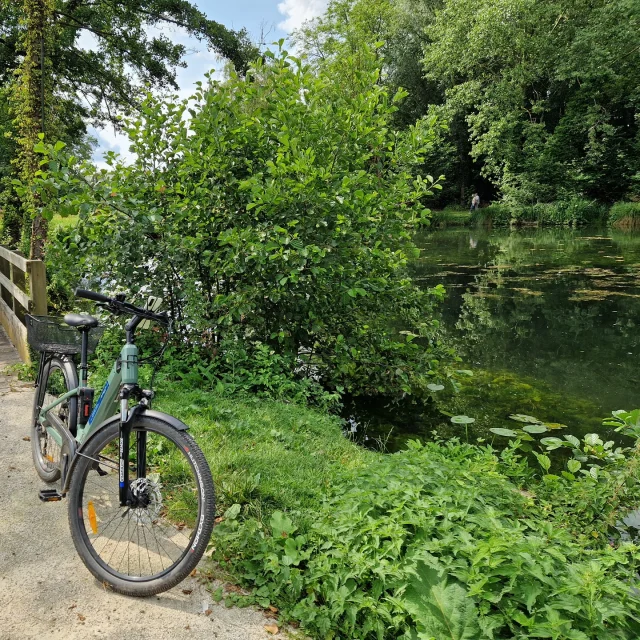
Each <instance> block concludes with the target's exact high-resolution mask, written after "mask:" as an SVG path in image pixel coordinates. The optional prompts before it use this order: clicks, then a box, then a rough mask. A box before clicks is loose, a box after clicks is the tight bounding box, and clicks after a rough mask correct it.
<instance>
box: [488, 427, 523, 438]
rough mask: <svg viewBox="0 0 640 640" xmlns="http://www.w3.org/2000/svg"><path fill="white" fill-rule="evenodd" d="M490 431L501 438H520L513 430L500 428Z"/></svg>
mask: <svg viewBox="0 0 640 640" xmlns="http://www.w3.org/2000/svg"><path fill="white" fill-rule="evenodd" d="M489 431H491V433H495V434H496V435H499V436H505V437H506V438H517V437H518V433H517V431H513V429H501V428H499V427H493V428H491V429H489Z"/></svg>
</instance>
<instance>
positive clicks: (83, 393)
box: [78, 387, 94, 425]
mask: <svg viewBox="0 0 640 640" xmlns="http://www.w3.org/2000/svg"><path fill="white" fill-rule="evenodd" d="M93 393H94V390H93V389H90V388H89V387H82V388H81V389H80V393H79V394H78V395H79V397H80V414H79V416H78V423H79V424H82V425H85V424H87V422H88V421H89V416H90V415H91V411H92V410H93Z"/></svg>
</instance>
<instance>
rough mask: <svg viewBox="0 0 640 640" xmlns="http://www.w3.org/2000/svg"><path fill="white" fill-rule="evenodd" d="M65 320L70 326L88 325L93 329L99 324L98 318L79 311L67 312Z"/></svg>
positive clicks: (88, 327)
mask: <svg viewBox="0 0 640 640" xmlns="http://www.w3.org/2000/svg"><path fill="white" fill-rule="evenodd" d="M64 321H65V323H66V324H68V325H69V326H70V327H86V328H87V329H92V328H93V327H97V326H98V319H97V318H94V317H93V316H85V315H81V314H79V313H67V315H66V316H65V317H64Z"/></svg>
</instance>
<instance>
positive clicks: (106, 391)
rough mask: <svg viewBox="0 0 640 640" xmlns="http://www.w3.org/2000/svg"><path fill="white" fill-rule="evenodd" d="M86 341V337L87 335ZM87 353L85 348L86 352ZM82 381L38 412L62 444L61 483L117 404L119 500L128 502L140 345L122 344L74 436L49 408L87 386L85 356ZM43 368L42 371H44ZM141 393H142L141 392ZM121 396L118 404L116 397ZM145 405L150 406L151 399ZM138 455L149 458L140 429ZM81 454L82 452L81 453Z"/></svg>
mask: <svg viewBox="0 0 640 640" xmlns="http://www.w3.org/2000/svg"><path fill="white" fill-rule="evenodd" d="M85 344H86V339H85ZM84 353H86V351H85V352H84ZM80 372H81V375H80V384H79V385H78V387H76V388H75V389H72V390H70V391H67V392H66V393H64V394H63V395H61V396H60V397H59V398H57V399H56V400H55V401H54V402H52V403H50V404H48V405H46V406H44V407H42V409H41V410H40V414H39V416H38V421H39V422H40V424H42V425H43V426H44V427H45V429H46V430H47V432H48V433H49V434H50V435H51V437H52V438H53V439H54V440H55V442H56V443H57V444H58V446H59V447H60V451H61V456H60V460H61V469H60V470H61V474H62V487H64V486H65V485H66V480H67V474H68V472H69V470H70V466H71V463H72V461H73V459H74V458H75V456H76V454H77V452H78V449H79V448H81V447H82V445H83V444H84V443H85V442H86V441H87V440H88V439H89V437H90V436H92V435H93V434H94V433H95V432H96V431H97V430H98V429H99V428H100V427H101V425H102V424H104V423H105V422H106V421H107V420H108V419H109V418H111V417H112V416H114V415H115V414H116V413H117V411H118V408H119V409H120V438H119V440H120V442H119V450H120V462H119V476H120V477H119V484H120V504H121V506H125V505H127V504H129V501H130V498H131V496H130V489H129V477H128V476H129V468H128V464H126V463H125V461H124V458H125V455H124V452H125V451H128V450H129V436H130V434H131V420H130V418H132V417H133V415H134V414H135V411H129V398H130V397H131V396H132V394H133V395H134V396H135V395H136V392H138V391H139V386H138V347H136V345H135V344H133V342H127V344H125V345H124V346H123V347H122V350H121V352H120V358H118V360H117V361H116V362H115V363H114V364H113V367H112V369H111V373H110V374H109V377H108V378H107V381H106V382H105V384H104V386H103V387H102V391H101V392H100V396H99V397H98V400H97V401H96V403H95V405H94V407H93V410H92V412H91V415H90V416H89V418H88V420H87V423H86V424H85V425H80V424H78V425H77V431H76V435H75V437H74V436H73V435H72V434H71V433H70V432H69V430H68V429H67V428H66V427H65V425H64V424H63V423H62V422H61V421H60V420H59V419H58V418H57V417H56V416H55V415H54V414H52V415H49V412H50V411H51V410H52V409H55V407H57V406H59V405H61V404H62V403H64V402H65V401H66V400H68V399H69V398H73V397H74V396H75V397H79V396H80V393H81V390H82V389H83V388H86V386H87V365H86V357H85V356H83V359H82V362H81V364H80ZM42 374H43V372H41V374H40V375H42ZM138 397H140V396H139V395H138ZM118 400H120V405H119V407H118V404H117V401H118ZM145 406H148V402H147V404H146V405H145ZM136 437H137V450H138V459H143V460H144V459H145V458H146V434H145V433H144V432H138V433H137V436H136ZM79 455H82V454H79ZM143 472H144V467H142V470H141V471H139V472H138V477H143Z"/></svg>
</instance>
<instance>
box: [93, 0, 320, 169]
mask: <svg viewBox="0 0 640 640" xmlns="http://www.w3.org/2000/svg"><path fill="white" fill-rule="evenodd" d="M327 3H328V0H226V1H225V2H220V0H200V1H198V0H195V4H196V5H197V7H198V9H200V11H202V12H203V13H205V14H206V15H207V17H208V18H210V19H211V20H215V21H216V22H220V23H222V24H224V25H225V26H227V27H229V28H231V29H235V30H240V29H242V28H245V29H246V30H247V31H248V33H249V36H250V38H251V39H252V40H253V41H254V42H259V41H260V38H261V36H264V42H266V43H267V44H270V43H272V42H277V41H278V40H279V39H280V38H286V36H287V34H288V33H289V32H290V31H292V30H293V29H296V28H297V27H299V26H300V25H302V23H303V22H304V21H305V20H309V19H311V18H314V17H316V16H319V15H320V14H322V12H323V11H324V9H325V8H326V6H327ZM163 32H164V33H165V34H166V35H167V36H168V37H170V38H171V39H172V40H174V41H176V42H180V43H182V44H185V45H186V47H187V49H188V50H189V54H188V55H187V56H186V58H185V61H186V63H187V68H186V69H182V68H179V69H178V70H177V81H178V85H179V86H180V91H179V92H178V93H179V95H180V96H181V97H188V96H189V95H191V93H192V91H193V88H194V83H195V82H196V81H197V80H201V79H202V78H203V76H204V74H205V72H207V71H210V70H211V69H220V68H222V64H221V61H220V59H219V58H217V57H216V56H215V55H214V54H213V53H212V52H210V51H207V50H206V46H205V45H204V44H203V43H201V42H198V41H197V40H195V39H192V38H189V37H188V36H187V35H186V33H185V32H184V31H182V30H181V29H179V28H176V29H174V30H172V31H171V32H169V30H168V29H163ZM92 44H93V43H92V39H91V38H90V37H89V36H88V35H85V36H83V38H82V39H81V46H85V47H86V48H91V46H92ZM90 134H91V135H93V136H94V137H96V138H97V140H98V147H97V148H96V150H95V152H94V155H93V158H94V161H95V162H96V163H97V164H98V165H102V164H103V154H104V153H105V152H106V151H115V152H116V153H120V154H121V156H122V157H123V158H128V157H130V153H129V151H128V141H127V138H126V136H123V135H121V134H117V133H115V132H114V130H113V128H112V127H107V128H105V129H100V130H96V129H90Z"/></svg>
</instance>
